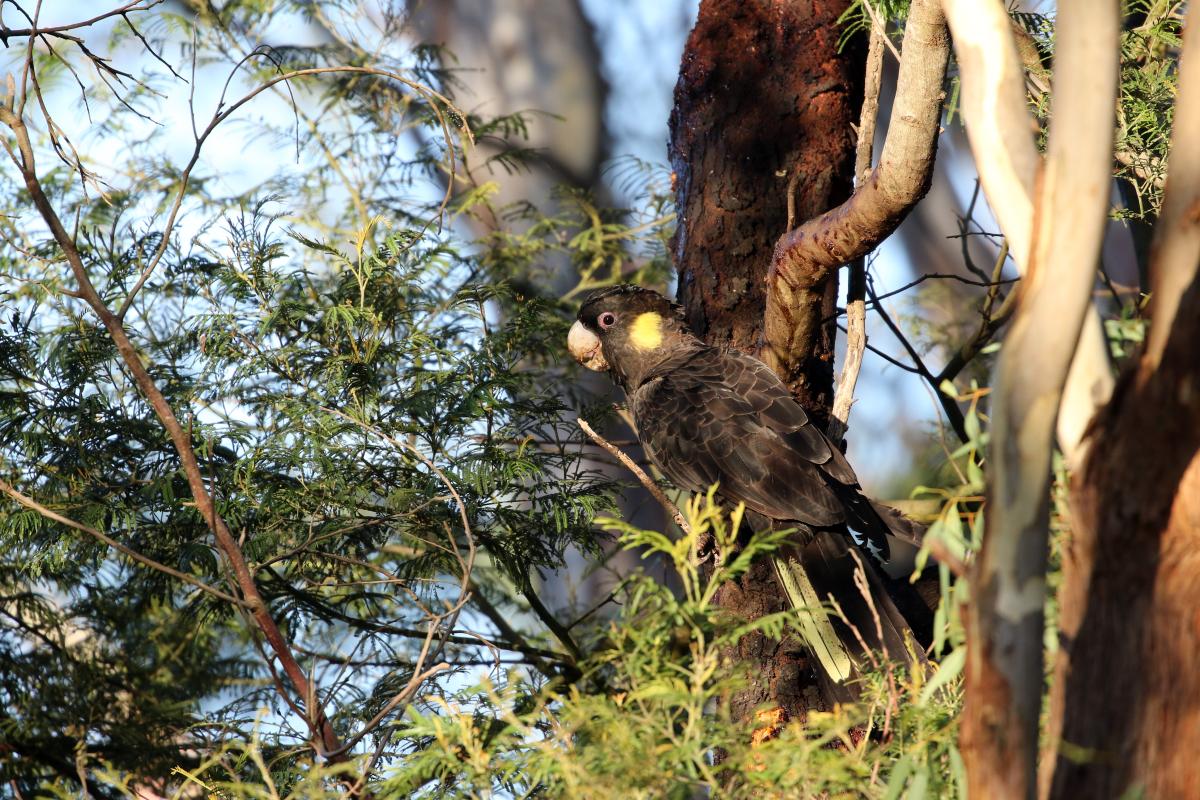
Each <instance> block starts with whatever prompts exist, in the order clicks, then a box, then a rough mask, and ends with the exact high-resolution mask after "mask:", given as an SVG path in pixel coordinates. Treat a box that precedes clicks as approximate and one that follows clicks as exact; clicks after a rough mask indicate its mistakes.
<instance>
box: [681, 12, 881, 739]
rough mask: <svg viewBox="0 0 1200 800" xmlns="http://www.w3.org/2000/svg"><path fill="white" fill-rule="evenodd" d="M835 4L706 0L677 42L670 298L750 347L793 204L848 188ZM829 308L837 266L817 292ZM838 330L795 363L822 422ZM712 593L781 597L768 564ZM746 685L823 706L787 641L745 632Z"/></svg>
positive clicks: (794, 705) (774, 697)
mask: <svg viewBox="0 0 1200 800" xmlns="http://www.w3.org/2000/svg"><path fill="white" fill-rule="evenodd" d="M848 5H849V2H847V0H832V1H827V2H821V1H820V0H818V1H817V2H814V3H812V4H811V5H809V4H802V3H769V2H765V0H705V2H702V3H701V5H700V10H699V14H698V17H697V20H696V24H695V27H694V28H693V29H692V32H691V34H690V36H689V37H688V40H687V44H686V46H685V48H684V55H683V63H682V65H681V68H680V73H679V82H678V83H677V85H676V87H675V107H674V109H673V110H672V112H671V120H670V125H671V138H670V149H669V154H670V159H671V165H672V168H673V170H674V174H673V178H674V181H675V191H676V207H677V209H678V213H679V226H678V232H677V234H676V238H675V241H674V252H673V256H674V261H675V265H676V268H677V269H678V272H679V293H678V296H679V300H680V301H681V302H682V304H683V305H684V307H685V308H686V309H687V313H688V318H689V322H690V324H691V325H692V327H693V328H694V329H695V330H696V332H697V333H698V334H700V335H701V336H703V337H704V338H706V339H707V340H708V341H710V342H713V343H717V344H730V345H732V346H734V347H737V348H739V349H742V350H745V351H746V352H751V353H753V352H756V351H757V350H758V345H759V342H760V339H761V335H762V325H763V308H764V306H765V303H766V296H765V288H766V287H765V279H766V275H767V270H768V268H769V267H770V264H771V255H772V252H773V251H774V248H775V243H776V241H777V240H778V239H779V237H780V236H781V235H782V234H783V233H784V232H785V231H786V229H787V224H788V202H789V198H788V194H789V185H790V186H791V187H792V188H793V190H794V198H793V203H794V211H795V214H796V216H797V217H799V218H800V219H807V218H809V217H812V216H815V215H816V214H819V213H821V212H822V211H825V210H826V209H828V208H830V207H832V206H833V205H835V204H837V203H839V202H841V201H843V200H845V199H846V198H847V197H849V196H850V193H851V189H852V187H853V177H854V176H853V170H854V146H855V135H854V131H853V128H852V124H853V123H855V122H856V121H857V116H858V108H859V105H860V103H861V91H862V89H861V81H862V75H863V64H864V60H863V52H862V49H861V48H856V47H851V48H849V49H847V50H845V51H843V52H839V51H838V46H837V45H838V39H839V37H840V36H841V32H842V28H841V26H840V25H838V22H837V20H838V18H839V17H840V16H841V15H842V13H843V12H845V10H846V8H847V6H848ZM824 296H825V305H824V309H825V313H826V316H828V317H830V318H832V316H833V314H832V312H833V310H834V306H835V304H836V300H837V279H836V273H832V275H831V278H830V280H829V281H828V282H827V287H826V290H825V292H824ZM835 331H836V328H833V327H832V326H831V325H827V326H825V327H824V329H823V331H822V335H821V336H820V337H818V341H817V342H816V343H815V346H814V348H813V350H812V352H811V353H810V358H809V359H808V361H807V368H808V369H807V376H808V380H807V382H806V384H805V387H804V390H803V391H801V392H800V393H799V394H798V397H799V399H800V401H801V402H802V403H803V404H804V406H805V407H806V408H807V409H808V410H809V411H810V412H812V413H813V415H814V417H815V418H816V419H818V420H820V424H822V425H824V420H825V418H826V416H827V415H828V413H829V404H830V403H831V401H832V394H833V345H834V338H833V336H834V333H835ZM719 602H720V603H721V605H722V606H724V607H726V608H729V609H731V610H733V611H734V612H735V613H737V614H739V615H744V616H746V617H748V618H756V617H759V616H762V615H764V614H769V613H774V612H777V611H781V610H783V609H784V608H786V607H787V599H786V596H785V595H784V594H783V592H782V591H780V589H779V587H778V584H777V583H776V578H775V573H774V567H773V566H772V564H771V563H770V562H769V561H767V560H765V559H764V560H762V561H760V562H759V563H758V564H756V565H755V566H754V567H753V568H752V569H751V570H750V572H749V573H748V574H747V575H745V576H744V577H743V578H742V579H741V580H740V581H737V582H732V583H729V584H727V585H726V586H724V587H723V588H722V589H721V595H720V598H719ZM737 657H738V659H739V660H740V661H741V662H743V663H745V664H747V665H749V670H748V673H749V674H750V675H751V677H752V680H753V683H752V684H751V685H749V686H748V687H747V688H746V689H745V690H744V691H743V692H741V693H740V694H739V696H738V697H736V698H734V700H733V702H732V707H731V711H732V712H733V713H734V714H735V715H736V716H738V717H739V718H745V717H746V716H747V715H748V714H749V713H751V712H752V711H753V709H754V708H755V707H757V706H759V705H762V704H764V703H768V702H769V703H771V704H772V705H778V706H781V707H782V708H783V709H784V711H785V712H786V713H787V715H788V716H789V717H791V718H797V719H799V718H803V716H804V714H805V712H806V711H807V710H808V709H816V708H822V707H823V705H824V704H823V703H822V701H821V695H820V692H819V690H818V684H817V679H816V676H815V674H814V673H813V669H812V666H811V665H810V663H809V659H808V656H807V654H806V653H805V651H804V650H803V648H802V646H801V645H800V644H799V642H797V641H796V640H794V639H787V640H785V641H783V642H777V641H772V640H770V639H768V638H766V637H764V636H762V635H760V634H753V635H750V636H747V637H745V638H744V639H743V641H742V642H741V644H740V646H739V652H738V653H737Z"/></svg>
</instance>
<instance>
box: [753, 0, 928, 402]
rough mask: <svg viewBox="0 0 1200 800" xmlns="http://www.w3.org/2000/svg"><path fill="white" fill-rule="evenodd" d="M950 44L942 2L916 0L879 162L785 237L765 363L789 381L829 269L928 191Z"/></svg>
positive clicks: (769, 310)
mask: <svg viewBox="0 0 1200 800" xmlns="http://www.w3.org/2000/svg"><path fill="white" fill-rule="evenodd" d="M949 57H950V42H949V38H948V36H947V33H946V25H945V21H944V19H943V17H942V11H941V8H940V6H939V4H938V2H937V0H914V2H913V3H912V6H911V8H910V11H909V17H908V22H907V23H906V25H905V30H904V51H903V57H902V58H901V60H900V77H899V80H898V83H897V87H896V98H895V102H894V103H893V106H892V116H891V123H890V124H889V126H888V135H887V141H886V142H885V144H884V146H883V152H882V153H881V154H880V157H879V165H878V166H877V167H876V168H875V170H874V172H872V173H871V175H870V177H869V178H868V179H867V180H866V181H865V182H863V183H862V185H860V186H859V187H858V189H857V190H856V191H855V193H854V195H853V196H852V197H851V198H850V199H849V200H847V201H846V202H845V203H843V204H842V205H840V206H838V207H837V208H834V209H832V210H830V211H827V212H825V213H824V214H822V215H820V216H818V217H816V218H815V219H812V220H809V221H808V222H805V223H804V224H802V225H801V226H800V227H798V228H796V229H795V230H792V231H789V232H788V233H786V234H784V235H783V236H782V237H781V238H780V240H779V242H778V244H777V245H776V247H775V255H774V257H773V259H772V264H771V270H770V273H769V274H768V276H767V307H766V312H765V315H764V320H763V325H764V330H763V336H764V343H763V348H762V357H763V360H764V361H766V362H767V364H768V365H770V366H771V368H772V369H774V370H775V372H776V373H778V374H779V375H780V376H781V377H783V378H784V380H785V382H790V378H791V377H792V375H793V374H794V373H795V371H796V370H797V369H798V367H799V365H800V364H801V362H802V360H803V359H804V358H805V356H806V355H807V354H808V352H809V351H810V350H811V348H812V343H813V341H814V337H815V336H816V334H817V331H818V329H819V326H820V320H821V316H822V315H821V312H820V306H821V298H822V294H823V290H822V288H821V287H822V286H823V284H824V282H825V279H826V278H827V276H828V275H829V272H830V271H832V270H835V269H837V268H838V267H840V266H841V265H843V264H846V263H849V262H850V261H853V260H854V259H855V258H858V257H859V256H862V255H865V254H866V253H868V252H870V251H871V250H872V249H873V248H874V247H875V246H876V245H877V244H879V242H881V241H883V239H885V238H886V237H887V236H888V235H890V234H891V233H892V231H894V230H895V229H896V227H897V226H898V225H899V224H900V222H901V221H902V220H903V219H904V217H905V216H906V215H907V214H908V212H909V211H910V210H911V209H912V207H913V206H914V205H916V203H917V201H918V200H920V198H921V197H923V196H924V194H925V192H926V191H928V189H929V184H930V180H931V176H932V170H933V158H934V153H935V152H936V150H937V138H938V131H939V123H940V121H941V110H942V100H943V98H944V95H945V93H944V92H943V91H942V81H943V79H944V77H945V74H946V63H947V61H948V60H949Z"/></svg>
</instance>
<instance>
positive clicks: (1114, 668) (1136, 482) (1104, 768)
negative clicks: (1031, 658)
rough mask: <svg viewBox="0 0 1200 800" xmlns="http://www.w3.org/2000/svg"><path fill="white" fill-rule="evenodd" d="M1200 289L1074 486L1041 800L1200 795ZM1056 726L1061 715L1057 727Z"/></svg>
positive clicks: (1114, 406) (1145, 362)
mask: <svg viewBox="0 0 1200 800" xmlns="http://www.w3.org/2000/svg"><path fill="white" fill-rule="evenodd" d="M1197 342H1200V286H1197V284H1195V283H1193V285H1192V287H1191V289H1190V290H1189V292H1188V293H1187V294H1186V295H1185V297H1184V300H1183V302H1182V303H1181V305H1180V307H1179V312H1178V314H1177V315H1176V317H1175V325H1174V330H1173V331H1172V332H1171V337H1170V339H1169V341H1168V344H1167V346H1166V349H1165V351H1164V353H1163V358H1162V360H1161V361H1160V362H1159V364H1158V366H1157V368H1155V366H1154V364H1153V363H1152V362H1153V359H1151V358H1148V357H1143V359H1142V363H1141V364H1140V365H1139V367H1138V368H1137V369H1136V370H1133V371H1132V372H1130V373H1128V374H1127V375H1126V376H1125V378H1124V379H1123V380H1122V382H1121V385H1120V387H1119V388H1118V391H1117V394H1116V395H1115V396H1114V398H1113V401H1112V402H1111V403H1110V404H1109V406H1108V407H1107V408H1106V409H1105V410H1104V412H1103V413H1102V415H1101V416H1100V417H1099V418H1098V420H1097V421H1096V424H1095V427H1094V433H1093V440H1094V444H1093V446H1092V451H1091V453H1090V454H1089V457H1088V460H1087V463H1086V466H1085V468H1084V470H1083V471H1082V473H1081V474H1079V475H1076V477H1075V481H1074V485H1073V487H1072V504H1071V508H1072V517H1073V519H1072V526H1071V527H1072V538H1071V541H1070V542H1069V543H1068V545H1067V547H1066V552H1065V554H1064V561H1065V565H1064V566H1065V569H1064V572H1065V575H1064V578H1065V581H1064V586H1063V588H1062V590H1061V593H1060V605H1061V607H1062V620H1061V630H1062V649H1061V650H1060V652H1059V662H1058V670H1057V674H1056V680H1055V697H1054V701H1053V703H1052V716H1053V717H1054V719H1053V720H1052V723H1051V729H1052V730H1054V729H1061V731H1062V735H1061V741H1062V744H1061V745H1060V746H1059V747H1058V757H1057V763H1056V765H1055V770H1054V777H1053V783H1052V785H1051V787H1050V797H1053V798H1063V800H1067V798H1076V797H1096V798H1106V797H1120V796H1122V795H1124V794H1125V792H1127V791H1129V790H1131V789H1135V788H1137V789H1140V790H1141V791H1142V792H1143V794H1139V795H1138V796H1139V797H1145V798H1147V799H1148V800H1153V799H1155V798H1158V799H1160V800H1169V799H1170V798H1185V797H1187V798H1191V797H1200V759H1198V758H1197V755H1196V754H1197V752H1198V751H1200V455H1198V451H1200V360H1198V359H1197V355H1196V343H1197ZM1056 723H1057V724H1056Z"/></svg>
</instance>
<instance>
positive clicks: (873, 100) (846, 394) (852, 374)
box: [788, 3, 887, 442]
mask: <svg viewBox="0 0 1200 800" xmlns="http://www.w3.org/2000/svg"><path fill="white" fill-rule="evenodd" d="M863 7H864V8H867V9H871V4H870V3H866V4H864V6H863ZM868 13H870V14H871V22H872V25H871V41H870V44H869V45H868V46H867V79H866V86H865V87H864V88H863V107H862V114H860V115H859V122H858V148H857V152H856V153H855V158H854V178H855V180H856V181H857V182H858V185H860V186H861V185H862V184H864V183H865V182H866V181H867V179H868V178H869V177H870V175H871V153H872V151H873V149H874V145H875V123H876V121H877V120H878V118H879V84H880V81H881V79H882V76H883V44H884V42H885V41H886V39H887V35H886V33H885V31H884V30H883V26H882V25H881V24H879V23H878V22H877V21H876V20H875V12H874V9H871V10H870V11H869V12H868ZM797 174H799V173H797ZM789 217H790V215H789ZM788 227H789V228H790V227H791V224H790V219H789V224H788ZM866 297H867V265H866V256H865V255H863V256H859V257H858V258H856V259H855V260H854V263H853V264H851V265H850V278H849V281H848V282H847V285H846V360H845V362H844V363H843V364H842V372H841V375H839V376H838V381H837V387H836V388H835V389H834V393H833V409H832V411H830V414H829V424H828V427H827V430H826V433H828V434H829V438H830V439H832V440H833V441H834V442H840V441H841V440H842V437H844V436H845V435H846V429H847V428H848V427H849V424H850V407H851V406H853V405H854V387H855V386H856V385H858V373H859V370H861V369H862V358H863V351H864V350H866V348H867V303H866Z"/></svg>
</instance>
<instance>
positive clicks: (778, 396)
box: [568, 286, 912, 561]
mask: <svg viewBox="0 0 1200 800" xmlns="http://www.w3.org/2000/svg"><path fill="white" fill-rule="evenodd" d="M568 343H569V346H570V348H571V351H572V353H573V354H574V355H575V356H576V358H577V359H579V360H580V361H581V362H582V363H584V364H585V365H586V366H589V367H591V368H593V369H607V370H608V371H610V372H611V373H612V375H613V378H614V380H616V381H617V383H619V384H620V385H621V386H622V387H623V388H624V389H625V391H626V394H627V395H628V398H629V408H630V411H631V412H632V414H633V417H634V421H635V422H636V424H637V428H638V438H639V439H640V440H641V442H642V445H643V447H644V449H645V451H646V455H647V457H648V458H649V459H650V460H651V461H652V462H654V464H655V465H656V466H657V467H658V468H659V469H660V470H661V471H662V472H663V474H664V475H666V476H667V477H668V478H669V479H670V480H671V481H672V482H673V483H675V484H676V485H677V486H679V487H680V488H682V489H686V490H688V491H693V492H699V491H707V489H708V487H709V486H711V485H712V484H714V483H717V484H719V488H718V493H719V495H720V496H721V497H722V498H723V499H724V500H726V501H727V502H731V503H738V502H743V503H745V504H746V506H747V508H749V509H751V510H753V511H755V512H757V513H758V514H761V515H762V516H764V517H768V518H770V519H772V520H779V521H786V522H790V523H794V524H796V525H798V526H804V527H807V528H811V529H813V530H835V531H839V532H842V533H849V532H850V531H849V530H848V529H850V528H853V529H854V530H856V531H858V532H859V533H861V534H862V535H863V537H865V538H859V537H857V536H856V537H855V539H856V541H858V542H859V543H860V544H865V545H866V547H867V549H868V550H869V551H870V552H871V553H872V554H873V555H875V557H876V558H878V559H879V560H881V561H886V560H887V559H888V557H889V547H888V542H887V539H886V534H888V533H895V534H898V535H900V536H901V537H902V538H906V539H909V538H912V530H911V528H910V527H906V526H905V525H904V522H905V521H903V520H902V518H901V517H899V515H897V514H896V513H895V512H894V511H892V510H891V509H887V508H885V507H879V506H876V505H875V504H873V503H872V502H871V501H870V500H868V499H867V498H866V497H865V496H863V494H862V493H861V491H860V489H859V484H858V478H857V476H856V475H855V474H854V470H853V469H852V468H851V467H850V464H849V463H848V462H847V461H846V459H845V457H844V456H843V455H842V453H841V451H840V450H839V449H838V448H837V447H836V446H835V445H834V444H833V443H832V442H830V441H829V439H828V438H826V436H825V434H824V433H823V432H822V431H821V430H820V429H818V428H817V427H816V426H815V425H814V424H812V422H811V421H810V420H809V418H808V415H807V414H806V413H805V412H804V409H803V408H801V406H800V405H799V404H798V403H797V402H796V401H795V399H794V398H793V397H792V396H791V394H790V393H789V392H788V390H787V388H786V387H785V386H784V385H783V383H782V382H781V381H780V380H779V378H778V377H776V375H775V373H773V372H772V371H771V370H770V368H768V367H767V366H766V365H765V364H763V363H762V362H761V361H758V360H757V359H754V358H752V357H750V356H748V355H745V354H743V353H740V352H738V351H736V350H729V349H720V348H716V347H712V346H710V345H707V344H705V343H704V342H702V341H700V340H699V339H698V338H696V337H695V336H694V335H692V333H691V332H690V331H689V330H688V328H687V326H686V324H685V323H684V321H683V318H682V316H681V315H680V313H679V310H678V309H677V308H676V307H675V306H673V305H672V304H671V303H670V302H668V301H667V300H666V299H665V298H663V297H662V296H661V295H659V294H657V293H656V292H652V291H649V290H647V289H642V288H639V287H634V286H619V287H615V288H612V289H606V290H603V291H601V292H598V293H596V294H593V295H592V296H591V297H589V298H588V299H587V300H586V301H585V302H584V304H583V307H582V308H581V309H580V312H579V318H578V321H577V322H576V323H575V326H574V327H573V328H572V331H571V336H570V337H569V340H568ZM885 518H887V521H885ZM889 522H890V523H891V525H889ZM892 528H896V530H891V529H892Z"/></svg>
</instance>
